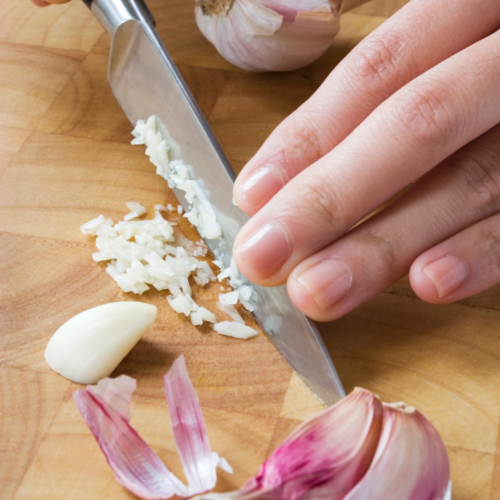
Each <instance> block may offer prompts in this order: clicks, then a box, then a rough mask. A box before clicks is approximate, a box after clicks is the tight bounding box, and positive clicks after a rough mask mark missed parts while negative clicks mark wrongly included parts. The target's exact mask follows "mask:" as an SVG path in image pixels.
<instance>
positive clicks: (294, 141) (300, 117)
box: [277, 110, 327, 178]
mask: <svg viewBox="0 0 500 500" xmlns="http://www.w3.org/2000/svg"><path fill="white" fill-rule="evenodd" d="M316 124H317V120H316V119H315V117H314V113H313V112H311V111H307V110H302V111H301V112H300V113H295V114H293V115H291V116H290V117H289V120H288V122H287V123H286V124H285V127H284V128H283V130H282V133H281V139H280V140H279V144H278V145H277V150H278V151H279V153H278V155H279V157H280V162H279V163H280V164H281V165H282V166H283V167H284V168H285V169H286V171H287V173H288V175H289V177H290V178H292V177H294V176H295V175H297V174H298V173H299V171H300V170H301V168H300V167H301V166H302V167H303V166H304V161H305V163H306V164H307V166H309V164H311V163H314V162H315V161H316V160H318V159H319V158H321V157H322V156H323V155H324V154H325V153H326V152H327V151H325V150H324V138H323V136H322V135H321V132H320V130H319V129H318V127H317V125H316Z"/></svg>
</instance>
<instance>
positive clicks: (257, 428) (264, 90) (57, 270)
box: [0, 0, 500, 500]
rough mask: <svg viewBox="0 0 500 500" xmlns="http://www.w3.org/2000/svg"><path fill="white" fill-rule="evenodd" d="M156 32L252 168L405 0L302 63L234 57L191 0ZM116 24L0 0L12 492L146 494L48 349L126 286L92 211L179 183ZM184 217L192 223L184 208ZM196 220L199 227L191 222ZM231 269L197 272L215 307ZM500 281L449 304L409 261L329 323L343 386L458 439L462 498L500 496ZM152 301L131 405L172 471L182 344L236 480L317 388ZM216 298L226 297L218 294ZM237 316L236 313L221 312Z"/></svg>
mask: <svg viewBox="0 0 500 500" xmlns="http://www.w3.org/2000/svg"><path fill="white" fill-rule="evenodd" d="M148 3H149V4H150V6H151V10H152V11H153V13H154V15H155V17H156V20H157V28H158V31H159V33H160V36H161V37H162V39H163V40H164V42H165V44H166V46H167V47H168V49H169V51H170V52H171V54H172V56H173V58H174V60H175V62H176V63H177V65H178V66H179V69H180V71H181V72H182V74H183V76H184V78H185V80H186V81H187V83H188V85H189V87H190V88H191V90H192V92H193V94H194V96H195V98H196V100H197V101H198V103H199V104H200V106H201V108H202V110H203V112H204V113H205V116H206V117H207V118H208V120H209V122H210V124H211V126H212V127H213V129H214V131H215V134H216V136H217V137H218V139H219V141H220V142H221V144H222V146H223V148H224V150H225V152H226V154H227V155H228V157H229V159H230V161H231V163H232V165H233V166H234V168H235V169H236V170H239V169H241V167H242V166H243V165H244V164H245V162H246V161H247V160H248V159H249V158H250V157H251V155H252V154H253V153H254V152H255V151H256V150H257V149H258V147H259V146H260V145H261V144H262V142H263V141H264V139H265V138H266V137H267V136H268V134H269V133H270V132H271V131H272V130H273V128H274V127H275V126H276V125H277V124H278V123H279V122H280V121H281V120H283V119H284V118H285V117H286V116H287V115H288V114H289V113H291V112H292V111H293V110H294V109H296V108H297V107H298V106H299V105H300V104H301V103H302V102H304V101H305V100H306V99H307V98H308V97H309V96H310V95H311V94H312V93H313V92H314V91H315V90H316V89H317V88H318V86H319V85H320V84H321V82H322V81H323V80H324V78H325V77H326V76H327V74H328V73H329V72H330V71H331V70H332V68H333V67H334V66H335V65H336V64H337V63H338V62H339V61H340V60H341V59H342V58H343V57H344V56H345V55H346V54H347V53H348V51H349V50H350V49H352V47H354V46H355V45H356V43H358V42H359V41H360V40H361V39H362V38H363V37H364V36H366V35H367V34H369V33H370V32H371V31H372V30H373V29H375V28H376V27H377V26H379V25H380V24H381V23H382V22H383V21H384V19H385V18H386V17H387V16H389V15H391V14H392V13H393V12H394V11H395V10H396V9H397V8H399V7H401V6H402V5H403V4H404V3H405V1H404V0H375V1H374V2H372V3H371V4H367V5H365V6H362V7H360V8H358V9H357V10H355V11H353V12H351V13H347V14H346V15H345V16H344V18H343V20H342V29H341V32H340V34H339V35H338V37H337V39H336V41H335V43H334V44H333V46H332V47H331V49H330V50H329V51H328V52H327V53H326V54H325V55H324V56H323V57H322V58H321V59H320V60H318V61H317V62H316V63H314V64H312V65H311V66H309V67H307V68H305V69H303V70H300V71H295V72H292V73H287V74H248V73H244V72H242V71H240V70H238V69H237V68H234V67H233V66H231V65H230V64H229V63H227V62H226V61H224V60H223V59H222V58H221V57H220V56H219V55H218V54H217V52H216V51H215V50H214V48H213V47H212V46H211V45H210V44H209V43H208V42H206V41H205V39H204V38H203V37H202V35H201V34H200V33H199V32H198V29H197V27H196V25H195V23H194V18H193V6H192V2H191V1H190V0H151V1H149V2H148ZM108 51H109V39H108V36H107V34H105V33H104V32H103V29H102V28H101V27H100V25H99V24H98V23H97V22H96V21H95V20H94V18H93V17H92V16H91V15H90V13H89V12H88V11H87V10H86V8H85V6H84V5H83V3H82V2H78V1H74V2H71V3H70V4H67V5H64V6H53V7H50V8H45V9H37V8H35V7H34V6H32V5H31V3H30V2H29V1H28V0H2V1H1V2H0V245H1V258H0V286H1V318H0V322H1V323H0V378H1V385H0V425H1V427H0V498H1V499H2V500H11V499H16V500H21V499H29V500H33V499H44V500H45V499H51V500H54V499H66V498H71V499H72V500H78V499H86V500H88V499H97V498H99V499H113V500H114V499H125V498H132V495H130V494H129V493H128V492H127V491H126V490H124V489H123V488H122V487H121V486H120V485H119V484H118V483H117V482H116V481H115V480H114V479H113V476H112V473H111V471H110V469H109V468H108V466H107V463H106V461H105V459H104V457H103V455H102V454H101V452H100V451H99V449H98V446H97V444H96V443H95V441H94V439H93V437H92V436H91V434H90V432H89V430H88V429H87V427H86V426H85V424H84V422H83V420H82V419H81V417H80V415H79V413H78V411H77V409H76V406H75V404H74V402H73V400H72V397H71V394H72V393H73V392H74V391H75V390H76V389H77V388H78V387H79V386H78V385H77V384H73V383H71V382H69V381H67V380H66V379H64V378H62V377H60V376H59V375H57V374H55V373H54V372H52V371H51V370H50V369H49V368H48V366H47V365H46V363H45V361H44V358H43V353H44V349H45V346H46V344H47V341H48V339H49V338H50V336H51V334H52V333H53V332H54V331H55V330H56V329H57V328H58V327H59V326H60V325H61V324H63V323H64V322H65V321H66V320H68V319H69V318H71V317H72V316H73V315H75V314H77V313H79V312H81V311H83V310H85V309H88V308H90V307H94V306H97V305H99V304H103V303H106V302H110V301H115V300H137V297H135V296H133V295H132V294H123V293H121V292H120V290H119V289H118V288H117V286H116V285H115V283H114V282H113V281H112V280H111V279H110V278H109V276H108V275H107V274H106V273H105V272H104V268H105V266H104V265H103V264H96V263H95V262H94V261H93V260H92V257H91V253H92V251H94V242H93V238H90V237H86V236H84V235H82V234H81V233H80V231H79V226H80V225H81V224H83V223H84V222H86V221H87V220H90V219H91V218H94V217H96V216H97V215H99V214H101V213H102V214H104V215H105V216H107V217H110V218H112V219H114V220H119V219H120V218H122V217H123V215H124V214H125V213H127V212H128V210H127V208H126V207H125V205H124V202H126V201H131V200H134V201H138V202H141V203H143V204H144V205H145V206H146V208H148V210H149V213H150V214H151V210H152V207H153V205H154V204H156V203H166V202H167V203H168V202H169V201H170V202H172V201H173V200H174V199H173V198H172V194H171V193H170V192H169V191H168V189H167V188H166V185H165V182H164V181H163V180H162V179H161V178H160V177H159V176H157V175H155V172H154V168H153V167H152V165H151V164H150V163H149V161H148V160H147V158H146V157H145V155H144V152H143V149H142V148H140V147H132V146H130V145H129V141H130V138H131V137H130V128H131V127H130V125H129V123H128V122H127V119H126V118H125V116H124V115H123V113H122V112H121V110H120V108H119V106H118V105H117V104H116V102H115V100H114V99H113V97H112V95H111V92H110V91H109V88H108V86H107V83H106V66H107V59H108ZM183 229H184V230H186V231H187V232H189V229H188V228H187V226H186V225H184V226H183ZM191 236H193V237H194V235H192V234H191ZM217 292H218V290H217V287H216V286H215V287H214V286H212V287H209V288H208V289H207V290H196V292H195V294H196V298H197V300H199V302H200V304H202V305H207V306H209V307H211V305H212V306H213V303H214V301H215V297H216V293H217ZM499 298H500V289H499V288H494V289H492V290H490V291H488V292H486V293H483V294H481V295H478V296H476V297H473V298H470V299H467V300H463V301H460V302H459V303H456V304H452V305H448V306H433V305H429V304H425V303H423V302H421V301H420V300H419V299H418V298H416V296H415V295H414V294H413V292H412V291H411V288H410V286H409V284H408V281H407V280H406V279H404V280H402V281H401V282H399V283H398V284H396V285H394V286H393V287H391V288H390V289H388V290H387V291H386V292H384V293H382V294H380V295H379V296H377V297H375V298H374V299H372V300H371V301H369V302H368V303H367V304H365V305H363V306H361V307H359V308H358V309H356V310H355V311H353V312H352V313H351V314H349V315H347V316H346V317H345V318H342V319H340V320H338V321H335V322H333V323H329V324H324V325H320V329H321V332H322V334H323V336H324V339H325V342H326V344H327V346H328V348H329V351H330V353H331V356H332V358H333V361H334V363H335V365H336V367H337V369H338V372H339V375H340V377H341V379H342V381H343V383H344V385H345V388H346V390H347V391H350V390H352V388H353V387H355V386H358V385H359V386H364V387H366V388H368V389H370V390H372V391H374V392H376V393H378V394H379V395H380V396H381V397H382V398H383V399H384V400H386V401H399V400H404V401H406V402H407V403H408V404H411V405H415V406H417V407H418V408H419V409H421V410H422V411H423V412H424V413H425V414H426V415H427V416H428V417H429V418H430V420H431V421H432V422H433V423H434V424H435V425H436V427H437V428H438V430H439V432H440V433H441V435H442V437H443V439H444V441H445V443H446V445H447V447H448V452H449V455H450V460H451V467H452V479H453V483H454V494H453V498H454V499H455V500H466V499H477V500H485V499H486V500H493V499H497V500H498V499H500V438H499V422H500V333H499V324H500V302H499ZM139 300H142V301H147V302H150V303H153V304H155V305H156V306H157V307H158V310H159V314H158V320H157V321H156V323H155V324H154V326H153V327H152V328H151V329H150V330H149V331H148V332H147V333H146V334H145V336H144V339H143V340H142V341H141V342H139V344H138V345H137V346H136V347H135V348H134V349H133V351H132V352H131V353H130V354H129V355H128V356H127V357H126V358H125V360H124V361H123V362H122V363H121V364H120V365H119V367H118V369H117V370H116V372H115V375H118V374H121V373H127V374H129V375H131V376H133V377H135V378H136V379H137V381H138V389H137V391H136V393H135V394H134V396H133V400H132V423H133V425H134V426H136V428H137V429H138V431H139V432H140V433H141V434H142V435H143V436H144V438H145V439H146V441H147V442H148V443H150V444H151V445H152V446H153V448H154V450H155V451H156V452H157V453H158V454H159V456H160V457H161V459H162V460H164V461H165V463H166V464H167V465H168V467H169V468H170V469H171V470H172V471H173V472H174V473H176V474H180V475H181V477H182V473H181V470H180V463H179V460H178V457H177V456H176V453H175V448H174V444H173V438H172V433H171V429H170V425H169V419H168V413H167V407H166V402H165V400H164V396H163V389H162V375H163V374H164V373H165V372H166V371H167V370H168V369H169V367H170V365H171V363H172V361H173V360H174V359H175V358H176V357H177V356H178V355H179V354H181V353H183V354H184V355H185V356H186V360H187V365H188V369H189V372H190V375H191V377H192V380H193V382H194V385H195V388H196V391H197V393H198V395H199V397H200V400H201V404H202V407H203V412H204V415H205V418H206V421H207V426H208V431H209V435H210V441H211V444H212V447H213V449H215V450H216V451H217V452H218V453H220V454H221V455H222V456H224V457H226V458H227V459H228V461H229V462H230V463H231V464H232V465H233V467H234V469H235V473H234V474H233V475H229V474H226V473H220V474H219V481H218V484H217V489H218V490H220V491H224V490H231V489H234V488H235V487H239V486H240V485H241V484H242V483H243V482H244V481H245V480H246V479H247V478H248V477H249V476H250V475H253V474H255V473H256V472H257V470H258V467H259V465H260V463H261V462H262V461H263V460H265V459H266V457H267V456H268V455H269V454H270V452H271V451H272V450H273V449H274V448H275V447H276V446H278V444H279V443H280V442H281V441H282V440H283V439H284V437H285V436H286V435H287V434H288V433H289V432H290V431H291V430H292V429H293V428H294V427H296V426H297V425H298V423H299V422H300V421H302V420H304V419H305V418H307V417H308V416H310V415H312V414H314V413H315V412H317V411H319V410H320V405H319V403H318V402H317V401H316V400H315V398H314V397H313V396H312V395H311V394H310V393H309V391H308V390H307V389H306V388H305V387H304V386H303V385H302V384H301V382H300V381H299V380H298V378H297V377H296V376H294V375H293V374H292V372H291V370H290V369H289V368H288V366H287V365H286V364H285V363H284V362H283V361H282V359H281V358H280V356H279V354H278V353H277V352H276V351H275V350H274V348H273V347H272V345H271V344H270V343H269V342H268V340H267V339H266V337H265V336H264V335H259V336H258V337H256V338H255V339H252V340H250V341H248V342H241V341H237V340H235V339H231V338H227V337H223V336H220V335H217V334H215V333H214V332H213V331H212V330H211V329H209V328H207V327H204V328H196V327H193V326H192V325H191V324H190V323H189V322H188V321H187V320H185V319H183V318H181V317H180V316H178V315H176V314H175V313H173V312H172V311H171V310H170V309H169V307H168V304H167V303H166V300H165V294H164V293H159V292H153V291H152V292H147V293H145V294H144V295H143V296H142V297H140V298H139ZM211 308H212V309H213V307H211ZM216 313H217V315H218V317H219V318H220V319H222V313H220V312H217V311H216Z"/></svg>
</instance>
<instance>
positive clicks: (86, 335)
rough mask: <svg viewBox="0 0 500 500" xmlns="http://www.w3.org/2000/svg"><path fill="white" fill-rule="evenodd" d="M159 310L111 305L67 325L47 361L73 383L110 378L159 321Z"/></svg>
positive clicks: (54, 341)
mask: <svg viewBox="0 0 500 500" xmlns="http://www.w3.org/2000/svg"><path fill="white" fill-rule="evenodd" d="M156 313H157V310H156V307H155V306H153V305H150V304H143V303H142V302H112V303H110V304H104V305H102V306H98V307H94V308H93V309H89V310H87V311H84V312H82V313H80V314H78V315H76V316H74V317H73V318H71V319H70V320H69V321H67V322H66V323H64V325H62V326H61V327H60V328H59V329H58V330H57V331H56V332H55V333H54V335H53V336H52V338H51V339H50V340H49V343H48V345H47V348H46V350H45V360H46V361H47V363H48V364H49V366H50V367H51V368H52V369H53V370H54V371H56V372H57V373H59V374H61V375H62V376H63V377H66V378H67V379H69V380H72V381H73V382H77V383H79V384H95V383H97V382H98V381H99V380H100V379H102V378H104V377H107V376H109V375H110V374H111V373H112V372H113V370H114V369H115V368H116V367H117V366H118V364H119V363H120V361H122V359H123V358H124V357H125V356H126V355H127V354H128V353H129V352H130V350H131V349H132V348H133V347H134V346H135V344H137V342H138V341H139V340H140V338H141V337H142V335H143V333H144V332H145V331H146V330H147V329H148V328H149V326H151V324H152V323H153V321H154V320H155V318H156Z"/></svg>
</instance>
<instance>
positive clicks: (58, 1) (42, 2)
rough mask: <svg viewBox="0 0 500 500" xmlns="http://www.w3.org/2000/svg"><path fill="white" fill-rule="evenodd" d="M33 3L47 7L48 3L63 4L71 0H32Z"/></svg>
mask: <svg viewBox="0 0 500 500" xmlns="http://www.w3.org/2000/svg"><path fill="white" fill-rule="evenodd" d="M31 1H32V3H34V4H35V5H36V6H37V7H47V6H48V5H52V4H62V3H68V2H70V1H71V0H47V1H45V0H31Z"/></svg>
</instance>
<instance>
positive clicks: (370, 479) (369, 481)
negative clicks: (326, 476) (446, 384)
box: [345, 403, 451, 500]
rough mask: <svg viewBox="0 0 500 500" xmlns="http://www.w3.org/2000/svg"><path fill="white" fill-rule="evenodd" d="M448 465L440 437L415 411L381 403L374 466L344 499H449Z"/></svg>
mask: <svg viewBox="0 0 500 500" xmlns="http://www.w3.org/2000/svg"><path fill="white" fill-rule="evenodd" d="M449 479H450V465H449V462H448V455H447V453H446V448H445V446H444V443H443V441H442V440H441V437H440V436H439V434H438V432H437V431H436V429H435V428H434V427H433V425H432V424H431V423H430V422H429V421H428V420H427V419H426V418H425V417H424V416H423V415H422V414H421V413H420V412H419V411H418V410H416V409H415V408H410V407H407V406H406V405H405V404H404V403H397V404H395V405H388V404H385V403H384V420H383V427H382V434H381V436H380V442H379V445H378V447H377V452H376V454H375V457H374V458H373V463H372V465H371V466H370V468H369V470H368V472H367V473H366V475H365V476H364V477H363V479H362V480H361V481H360V482H359V484H358V485H357V486H356V487H355V488H354V489H353V490H352V491H351V492H350V493H349V495H347V496H346V497H345V500H367V499H368V498H369V499H370V500H402V499H405V500H421V499H424V498H425V500H444V499H445V496H446V495H449V497H448V498H451V484H449Z"/></svg>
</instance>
